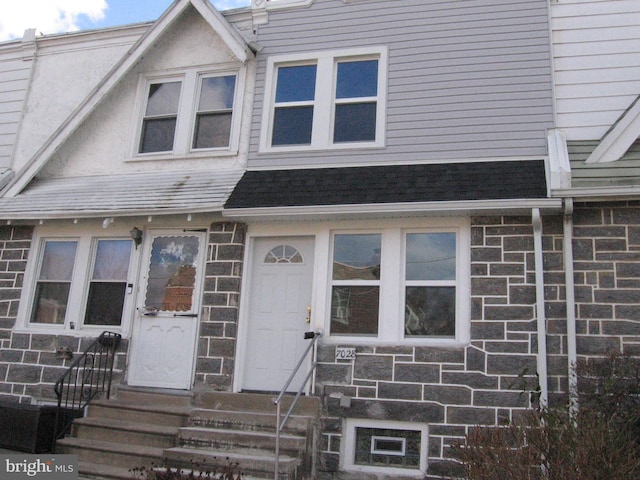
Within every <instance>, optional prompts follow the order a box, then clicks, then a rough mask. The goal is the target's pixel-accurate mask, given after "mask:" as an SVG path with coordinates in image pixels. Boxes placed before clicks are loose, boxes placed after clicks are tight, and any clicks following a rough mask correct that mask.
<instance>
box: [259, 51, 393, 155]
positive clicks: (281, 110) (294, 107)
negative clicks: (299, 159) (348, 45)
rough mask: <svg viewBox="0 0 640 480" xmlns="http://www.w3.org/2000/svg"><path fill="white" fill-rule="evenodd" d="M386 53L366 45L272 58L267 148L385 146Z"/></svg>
mask: <svg viewBox="0 0 640 480" xmlns="http://www.w3.org/2000/svg"><path fill="white" fill-rule="evenodd" d="M386 57H387V55H386V49H384V48H360V49H352V50H346V51H329V52H320V53H316V54H315V55H314V54H310V55H306V54H305V55H289V56H282V57H272V58H270V59H269V60H268V64H267V87H266V91H267V92H268V96H267V99H266V102H265V107H264V113H263V134H262V138H261V150H263V151H269V150H281V149H294V150H297V149H330V148H349V147H359V148H362V147H379V146H382V145H384V132H385V122H384V113H385V109H386V107H385V105H386V71H387V67H386V64H387V58H386Z"/></svg>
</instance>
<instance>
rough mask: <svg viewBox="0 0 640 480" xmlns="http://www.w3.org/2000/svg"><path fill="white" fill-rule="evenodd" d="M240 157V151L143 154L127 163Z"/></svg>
mask: <svg viewBox="0 0 640 480" xmlns="http://www.w3.org/2000/svg"><path fill="white" fill-rule="evenodd" d="M237 155H238V150H228V149H225V150H206V151H201V152H200V151H198V152H189V153H183V154H177V153H171V152H160V153H141V154H139V155H136V156H133V157H131V158H129V159H128V160H126V162H130V163H134V162H149V161H158V160H172V161H178V160H198V159H207V158H212V157H216V158H217V157H235V156H237Z"/></svg>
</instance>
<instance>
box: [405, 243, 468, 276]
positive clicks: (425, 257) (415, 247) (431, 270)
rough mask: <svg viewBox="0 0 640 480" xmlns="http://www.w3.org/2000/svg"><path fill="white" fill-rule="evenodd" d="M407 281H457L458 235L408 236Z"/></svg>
mask: <svg viewBox="0 0 640 480" xmlns="http://www.w3.org/2000/svg"><path fill="white" fill-rule="evenodd" d="M406 262H407V263H406V270H407V273H406V279H407V280H455V279H456V234H455V233H452V232H447V233H409V234H407V258H406Z"/></svg>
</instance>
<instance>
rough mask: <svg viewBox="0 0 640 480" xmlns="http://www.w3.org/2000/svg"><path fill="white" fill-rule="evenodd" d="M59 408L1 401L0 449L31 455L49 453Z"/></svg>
mask: <svg viewBox="0 0 640 480" xmlns="http://www.w3.org/2000/svg"><path fill="white" fill-rule="evenodd" d="M57 408H58V407H56V406H54V405H28V404H22V403H13V402H0V447H1V448H6V449H9V450H17V451H20V452H29V453H43V452H50V451H51V445H52V443H53V436H54V432H55V423H56V410H57Z"/></svg>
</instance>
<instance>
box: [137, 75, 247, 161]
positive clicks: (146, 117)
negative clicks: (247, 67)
mask: <svg viewBox="0 0 640 480" xmlns="http://www.w3.org/2000/svg"><path fill="white" fill-rule="evenodd" d="M238 76H239V74H237V73H233V74H229V73H206V74H205V73H202V72H199V71H196V70H188V71H187V72H184V73H183V74H180V75H175V76H170V77H167V78H153V79H143V80H144V81H143V82H142V85H143V87H142V88H143V90H144V95H143V97H144V101H143V104H144V107H143V113H142V122H141V126H140V135H139V138H138V142H137V147H136V153H137V154H138V155H148V154H173V155H186V154H189V153H198V152H210V151H212V150H213V151H215V150H223V151H225V150H226V151H228V150H230V149H233V148H234V147H235V144H236V141H235V138H236V135H237V130H238V127H237V123H238V122H239V118H235V117H239V115H235V117H234V113H233V112H234V110H235V109H236V105H237V103H238V101H237V95H238V88H237V83H238Z"/></svg>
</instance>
